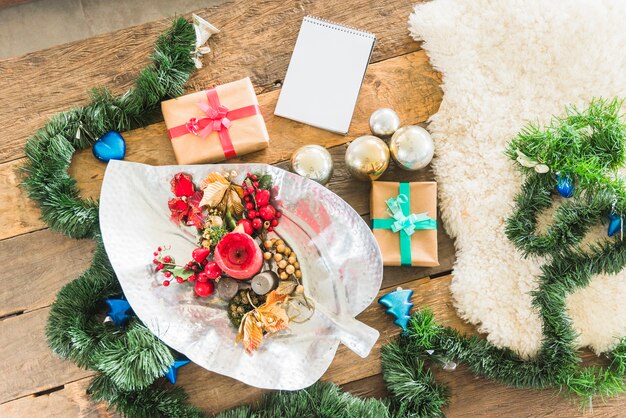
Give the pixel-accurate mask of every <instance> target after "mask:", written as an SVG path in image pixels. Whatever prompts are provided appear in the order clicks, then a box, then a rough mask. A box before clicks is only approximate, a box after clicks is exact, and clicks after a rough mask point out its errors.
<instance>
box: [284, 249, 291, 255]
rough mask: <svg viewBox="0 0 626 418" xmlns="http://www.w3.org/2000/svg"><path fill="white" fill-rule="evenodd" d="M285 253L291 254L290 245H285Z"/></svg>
mask: <svg viewBox="0 0 626 418" xmlns="http://www.w3.org/2000/svg"><path fill="white" fill-rule="evenodd" d="M284 254H285V255H286V256H289V254H291V248H289V247H285V252H284Z"/></svg>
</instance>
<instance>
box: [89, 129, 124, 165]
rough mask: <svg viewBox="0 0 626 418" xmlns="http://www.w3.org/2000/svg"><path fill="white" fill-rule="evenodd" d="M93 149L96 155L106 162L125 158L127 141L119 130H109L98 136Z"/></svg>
mask: <svg viewBox="0 0 626 418" xmlns="http://www.w3.org/2000/svg"><path fill="white" fill-rule="evenodd" d="M91 150H92V151H93V155H94V157H96V158H97V159H99V160H100V161H104V162H105V163H106V162H107V161H109V160H123V159H124V155H126V141H124V138H122V135H120V133H119V132H116V131H109V132H107V133H105V134H104V135H102V136H101V137H100V138H98V140H97V141H96V142H95V143H94V144H93V146H92V147H91Z"/></svg>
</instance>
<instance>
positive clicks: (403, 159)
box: [389, 125, 435, 171]
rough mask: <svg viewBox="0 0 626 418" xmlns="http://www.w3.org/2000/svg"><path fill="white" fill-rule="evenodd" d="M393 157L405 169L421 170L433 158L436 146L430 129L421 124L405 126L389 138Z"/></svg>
mask: <svg viewBox="0 0 626 418" xmlns="http://www.w3.org/2000/svg"><path fill="white" fill-rule="evenodd" d="M389 152H390V153H391V158H393V160H394V161H395V162H396V164H397V165H398V167H400V168H402V169H404V170H409V171H413V170H419V169H420V168H424V167H426V166H427V165H428V164H429V163H430V161H431V160H432V159H433V154H434V153H435V146H434V145H433V140H432V138H431V137H430V134H429V133H428V131H427V130H426V129H424V128H422V127H421V126H416V125H411V126H403V127H402V128H400V129H398V130H397V131H396V132H395V133H394V134H393V136H392V137H391V139H390V140H389Z"/></svg>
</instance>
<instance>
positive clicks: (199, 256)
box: [191, 247, 211, 263]
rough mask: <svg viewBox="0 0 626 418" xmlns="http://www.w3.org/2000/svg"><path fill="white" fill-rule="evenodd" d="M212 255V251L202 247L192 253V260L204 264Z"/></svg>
mask: <svg viewBox="0 0 626 418" xmlns="http://www.w3.org/2000/svg"><path fill="white" fill-rule="evenodd" d="M209 254H211V250H210V249H208V248H204V247H200V248H196V249H195V250H193V252H192V253H191V258H193V259H194V260H195V261H197V262H198V263H202V262H203V261H204V260H206V258H207V257H208V256H209Z"/></svg>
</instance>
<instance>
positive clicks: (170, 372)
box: [165, 359, 191, 385]
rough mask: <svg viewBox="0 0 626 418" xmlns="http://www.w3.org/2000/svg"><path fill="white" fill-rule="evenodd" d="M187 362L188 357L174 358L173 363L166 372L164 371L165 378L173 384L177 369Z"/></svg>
mask: <svg viewBox="0 0 626 418" xmlns="http://www.w3.org/2000/svg"><path fill="white" fill-rule="evenodd" d="M189 363H191V360H189V359H180V360H174V364H172V365H171V366H170V368H169V369H168V370H167V373H165V377H167V380H169V381H170V382H172V385H175V384H176V376H177V375H178V369H180V368H181V367H183V366H184V365H185V364H189Z"/></svg>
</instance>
